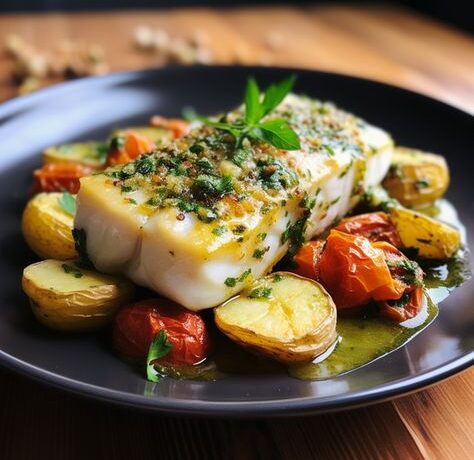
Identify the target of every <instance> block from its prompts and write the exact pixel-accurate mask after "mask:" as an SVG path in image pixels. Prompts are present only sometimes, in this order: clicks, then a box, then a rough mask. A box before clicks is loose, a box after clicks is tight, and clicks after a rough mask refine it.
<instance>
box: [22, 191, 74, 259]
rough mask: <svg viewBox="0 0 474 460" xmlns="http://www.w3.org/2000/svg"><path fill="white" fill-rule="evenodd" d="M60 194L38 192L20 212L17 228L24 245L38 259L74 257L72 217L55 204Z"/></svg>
mask: <svg viewBox="0 0 474 460" xmlns="http://www.w3.org/2000/svg"><path fill="white" fill-rule="evenodd" d="M61 195H62V194H61V193H39V194H38V195H36V196H35V197H34V198H32V199H31V200H30V201H29V202H28V204H27V205H26V207H25V210H24V211H23V217H22V221H21V228H22V231H23V236H24V238H25V240H26V242H27V243H28V246H30V248H31V249H32V250H33V251H34V252H35V253H36V254H37V255H38V256H39V257H41V258H42V259H60V260H65V259H72V258H73V257H76V250H75V248H74V239H73V237H72V228H73V216H71V215H70V214H68V213H67V212H65V211H64V210H63V209H62V208H61V206H60V205H59V199H60V197H61Z"/></svg>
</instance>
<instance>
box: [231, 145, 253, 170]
mask: <svg viewBox="0 0 474 460" xmlns="http://www.w3.org/2000/svg"><path fill="white" fill-rule="evenodd" d="M250 155H251V151H250V150H249V149H248V148H244V147H240V148H238V149H236V150H235V151H234V154H233V155H232V158H231V160H232V162H233V163H234V164H236V165H237V166H241V165H242V163H244V162H245V161H247V160H248V159H249V158H250Z"/></svg>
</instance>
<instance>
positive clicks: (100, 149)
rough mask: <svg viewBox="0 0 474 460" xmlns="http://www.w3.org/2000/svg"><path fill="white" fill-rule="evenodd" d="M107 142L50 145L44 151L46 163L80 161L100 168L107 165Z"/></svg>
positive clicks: (85, 164) (82, 163)
mask: <svg viewBox="0 0 474 460" xmlns="http://www.w3.org/2000/svg"><path fill="white" fill-rule="evenodd" d="M106 155H107V144H106V143H105V142H96V141H89V142H80V143H77V144H62V145H58V146H54V147H48V148H47V149H46V150H45V151H44V152H43V162H44V163H79V164H81V165H84V166H90V167H91V168H95V169H100V168H102V167H103V166H104V165H105V158H106Z"/></svg>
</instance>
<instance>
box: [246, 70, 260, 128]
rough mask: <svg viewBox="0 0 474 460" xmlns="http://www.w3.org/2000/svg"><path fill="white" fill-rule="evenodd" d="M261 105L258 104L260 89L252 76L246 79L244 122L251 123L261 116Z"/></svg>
mask: <svg viewBox="0 0 474 460" xmlns="http://www.w3.org/2000/svg"><path fill="white" fill-rule="evenodd" d="M262 115H263V114H262V106H261V105H260V89H259V88H258V85H257V82H256V81H255V80H254V79H253V78H249V79H248V80H247V88H246V89H245V123H247V124H249V125H251V124H253V123H256V122H257V121H259V120H260V118H262Z"/></svg>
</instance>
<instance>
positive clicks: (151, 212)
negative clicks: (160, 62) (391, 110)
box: [75, 95, 393, 310]
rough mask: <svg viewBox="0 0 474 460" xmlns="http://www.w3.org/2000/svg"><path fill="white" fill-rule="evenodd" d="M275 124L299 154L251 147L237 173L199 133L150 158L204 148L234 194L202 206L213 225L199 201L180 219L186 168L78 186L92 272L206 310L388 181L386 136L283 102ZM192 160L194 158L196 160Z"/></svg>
mask: <svg viewBox="0 0 474 460" xmlns="http://www.w3.org/2000/svg"><path fill="white" fill-rule="evenodd" d="M230 116H238V112H235V113H234V114H233V115H230ZM274 116H283V117H285V118H287V120H288V121H289V122H290V124H291V125H292V127H293V128H294V129H295V130H296V131H297V132H298V134H299V136H300V140H301V144H302V148H301V150H299V151H289V152H286V151H281V150H277V149H274V148H269V147H268V145H263V146H262V145H260V146H259V147H251V149H253V155H255V156H251V157H250V159H249V160H248V161H247V162H244V163H243V165H242V166H241V167H238V166H236V165H235V164H234V163H233V162H232V161H229V158H228V152H227V151H226V152H227V153H226V154H225V155H220V156H219V155H217V154H216V155H214V153H213V148H214V147H213V143H212V142H211V140H212V139H213V137H212V136H213V135H214V134H215V133H216V132H215V130H212V129H210V128H205V127H197V128H196V130H195V131H194V132H193V133H192V134H191V135H190V136H189V137H188V138H185V139H183V140H178V141H176V143H175V145H174V146H172V147H170V149H169V150H167V151H166V152H163V151H162V152H159V153H158V154H156V155H158V156H157V158H165V157H166V155H168V156H170V157H173V158H174V157H175V156H176V155H178V156H179V154H180V152H184V151H186V152H188V147H189V146H190V145H194V144H195V143H197V141H195V138H198V139H199V142H201V144H202V143H203V142H204V144H205V145H206V149H207V150H206V152H207V154H209V150H210V151H211V153H210V155H211V157H212V158H211V160H210V163H211V165H212V167H213V168H214V169H213V171H214V173H215V174H217V173H216V171H219V172H220V174H221V175H222V174H223V175H230V177H232V184H233V188H234V190H233V191H232V192H231V193H227V194H226V195H225V196H223V197H221V196H219V197H218V198H217V199H215V200H214V201H213V202H212V203H211V204H210V205H209V209H212V210H213V212H214V213H215V214H216V215H217V218H215V219H214V217H215V215H211V217H210V218H208V217H207V215H206V212H207V211H208V208H207V207H206V206H207V204H206V205H205V206H203V205H202V202H201V208H200V210H199V211H196V209H194V210H193V211H192V212H185V211H183V210H182V209H183V204H182V202H180V201H179V200H180V196H181V195H182V196H183V197H184V196H186V197H187V198H186V200H189V187H188V188H186V183H187V184H189V183H191V182H190V181H191V180H194V179H191V178H188V177H187V176H186V174H188V175H189V176H192V174H193V173H192V171H193V168H194V169H195V168H196V167H195V166H193V165H192V164H191V166H190V163H189V162H187V160H185V161H183V162H182V163H181V164H180V165H179V166H178V168H181V169H179V170H177V169H173V170H172V171H173V174H169V172H166V171H165V172H163V171H164V170H165V169H166V167H164V166H162V167H161V168H162V169H157V171H158V173H160V171H161V173H162V176H163V174H165V176H164V177H165V179H163V177H161V178H160V177H158V176H159V174H155V175H153V174H152V175H151V178H150V177H149V176H150V175H148V176H146V179H144V178H143V177H142V176H140V174H138V175H137V174H135V176H137V177H135V176H132V178H131V179H127V180H122V179H123V175H122V176H120V173H119V172H118V171H119V169H118V168H116V169H115V170H113V171H112V173H106V174H99V175H94V176H90V177H86V178H83V179H81V188H80V192H79V194H78V197H77V213H76V217H75V228H76V229H81V230H84V231H85V236H86V242H87V244H86V246H87V253H88V255H89V258H90V259H91V261H92V262H93V264H94V265H95V266H96V268H97V269H98V270H100V271H103V272H106V273H122V274H124V275H126V276H127V277H129V278H130V279H132V280H133V281H134V282H136V283H137V284H139V285H142V286H146V287H148V288H151V289H152V290H154V291H156V292H158V293H160V294H163V295H164V296H166V297H169V298H170V299H173V300H175V301H176V302H178V303H180V304H182V305H184V306H185V307H187V308H188V309H191V310H202V309H205V308H210V307H213V306H215V305H218V304H220V303H221V302H223V301H225V300H226V299H228V298H229V297H231V296H232V295H234V294H236V293H237V292H239V291H240V290H241V289H242V288H243V286H244V285H245V283H248V282H250V281H251V280H252V279H253V278H258V277H260V276H262V275H263V274H265V273H267V272H268V271H269V270H270V269H271V268H272V267H273V265H274V264H275V263H276V262H277V261H278V260H280V259H281V257H283V255H284V254H285V253H286V252H287V250H288V247H289V244H291V243H292V239H294V238H297V237H299V236H300V235H299V232H298V228H300V227H301V228H303V227H304V228H303V231H304V237H305V238H306V239H308V238H311V237H313V236H315V235H317V234H320V233H322V232H323V231H324V230H326V229H327V228H328V227H329V226H330V225H331V224H332V223H333V222H334V221H335V220H336V219H338V218H341V217H342V216H344V215H345V214H346V213H347V212H348V211H349V210H350V209H351V208H352V207H353V206H354V205H355V204H356V203H357V201H358V199H359V197H360V195H361V194H362V193H363V191H364V190H366V189H367V187H369V186H373V185H376V184H378V183H379V182H380V181H381V180H382V178H383V177H384V175H385V173H386V172H387V169H388V167H389V165H390V159H391V154H392V149H393V142H392V140H391V138H390V136H389V135H388V134H387V133H385V132H384V131H382V130H381V129H379V128H376V127H373V126H371V125H369V124H367V123H365V122H363V121H362V120H360V119H359V118H357V117H355V116H353V115H350V114H348V113H346V112H343V111H341V110H338V109H336V108H335V107H334V106H333V105H331V104H322V103H320V102H318V101H313V100H310V99H308V98H306V97H299V96H295V95H289V96H287V98H286V99H285V101H284V102H283V103H282V104H280V107H279V108H278V111H277V113H276V114H275V115H274ZM206 142H207V143H206ZM213 142H214V141H213ZM201 144H200V145H201ZM208 144H209V145H208ZM248 148H250V147H248ZM188 153H189V152H188ZM193 155H194V154H193ZM212 155H214V156H212ZM194 156H195V157H197V158H200V153H199V152H198V153H197V154H196V155H194ZM252 158H254V159H255V158H257V159H258V158H264V159H265V158H267V160H265V161H267V162H268V161H269V162H270V163H271V161H273V160H271V159H272V158H273V159H277V160H278V161H279V164H280V165H283V167H284V169H283V171H284V173H286V172H288V171H290V173H291V174H293V175H294V177H296V179H297V180H298V183H297V184H293V183H292V184H291V185H289V186H288V184H286V185H284V186H281V183H280V182H278V181H277V187H275V188H272V183H270V186H269V184H268V183H266V182H265V180H267V176H268V177H270V179H271V175H272V174H273V173H272V171H273V169H274V168H275V167H274V166H272V165H271V164H270V166H258V165H257V163H255V161H253V160H252ZM268 158H270V160H268ZM158 161H164V160H158ZM180 161H181V160H180ZM262 161H263V160H262ZM258 164H260V163H258ZM129 168H130V167H129ZM173 168H174V166H173ZM183 168H184V170H185V172H184V175H183ZM199 168H201V166H199ZM265 168H266V169H265ZM272 168H273V169H272ZM132 169H133V168H132ZM114 171H115V172H114ZM190 171H191V172H190ZM201 172H202V171H201ZM166 174H167V175H166ZM262 174H267V175H266V176H262ZM261 177H264V178H265V179H261ZM292 177H293V176H292ZM270 179H268V180H270ZM154 181H155V182H154ZM182 181H185V183H184V185H183V182H182ZM186 181H187V182H186ZM282 182H284V180H283V179H282ZM127 184H132V185H131V186H130V185H127ZM163 184H164V185H163ZM160 187H161V189H160ZM163 187H164V188H165V189H166V190H165V192H163ZM193 187H195V186H194V185H193ZM157 190H161V192H160V193H161V195H160V196H161V197H162V195H163V193H168V192H169V193H171V191H172V192H173V197H174V198H173V199H168V200H166V201H165V202H162V203H160V204H159V205H157V204H156V203H155V202H153V197H154V196H155V195H154V194H156V193H157ZM193 190H194V189H193ZM193 193H194V192H193ZM150 199H152V202H153V203H152V204H150V203H151V202H150ZM184 202H185V203H186V201H184ZM180 203H181V204H180ZM206 203H207V202H206ZM311 205H313V206H311ZM179 206H181V209H179ZM308 207H310V208H311V209H310V210H308V209H306V208H308ZM203 216H204V220H203ZM209 221H210V222H209ZM295 222H296V223H297V224H295ZM298 224H300V225H299V226H298Z"/></svg>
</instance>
